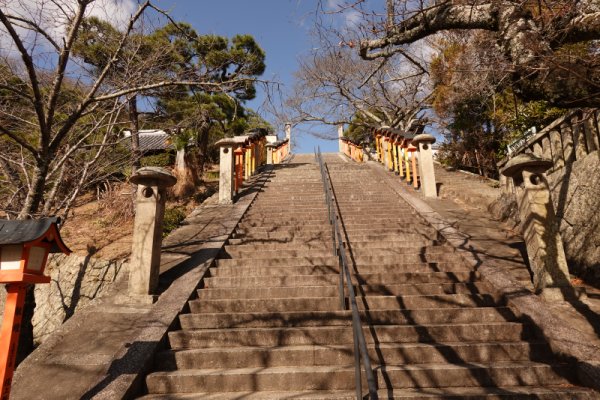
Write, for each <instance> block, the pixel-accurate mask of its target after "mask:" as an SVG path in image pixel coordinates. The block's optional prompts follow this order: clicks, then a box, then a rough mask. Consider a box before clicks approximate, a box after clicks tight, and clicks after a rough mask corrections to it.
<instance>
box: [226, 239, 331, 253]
mask: <svg viewBox="0 0 600 400" xmlns="http://www.w3.org/2000/svg"><path fill="white" fill-rule="evenodd" d="M224 248H225V251H226V252H228V253H230V252H235V251H252V250H257V251H263V250H330V251H333V245H332V243H326V242H325V241H323V242H317V243H277V242H266V243H253V244H236V245H231V244H230V245H226V246H225V247H224Z"/></svg>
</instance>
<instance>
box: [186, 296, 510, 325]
mask: <svg viewBox="0 0 600 400" xmlns="http://www.w3.org/2000/svg"><path fill="white" fill-rule="evenodd" d="M336 306H337V307H334V308H333V310H329V311H314V310H309V311H288V310H284V311H279V312H278V311H276V312H265V311H261V312H231V313H221V312H216V313H207V312H205V313H201V314H195V313H189V314H181V315H180V316H179V322H180V324H181V327H182V329H225V328H244V327H246V328H259V327H261V328H275V327H307V326H314V327H318V326H324V325H327V326H334V325H343V326H346V325H349V324H350V323H351V320H350V311H346V310H344V311H342V310H339V307H340V305H339V302H338V304H336ZM336 308H337V310H335V309H336ZM359 312H360V314H361V318H362V320H363V322H364V323H366V324H372V325H415V324H426V325H434V324H437V325H439V324H450V323H461V324H466V323H471V322H473V323H483V322H486V323H488V322H506V321H511V322H514V321H515V320H516V317H515V316H514V315H513V313H512V312H511V310H510V309H509V308H507V307H470V308H446V309H437V308H435V309H431V308H430V309H426V308H422V309H419V310H418V311H416V310H413V309H411V310H398V309H394V310H362V311H359Z"/></svg>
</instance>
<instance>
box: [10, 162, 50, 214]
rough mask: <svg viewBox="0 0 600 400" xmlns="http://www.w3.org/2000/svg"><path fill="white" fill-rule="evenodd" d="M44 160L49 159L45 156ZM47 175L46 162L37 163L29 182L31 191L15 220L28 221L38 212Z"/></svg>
mask: <svg viewBox="0 0 600 400" xmlns="http://www.w3.org/2000/svg"><path fill="white" fill-rule="evenodd" d="M46 158H50V156H47V157H46ZM47 175H48V162H46V161H43V162H41V163H38V164H37V165H36V166H35V168H34V170H33V179H32V180H31V189H30V190H29V191H28V192H27V197H26V198H25V204H24V205H23V208H21V212H20V213H19V215H18V216H17V219H28V218H31V216H32V215H33V214H35V213H37V212H38V209H39V208H40V204H41V203H42V199H43V198H44V190H45V188H46V177H47Z"/></svg>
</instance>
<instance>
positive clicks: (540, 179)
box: [501, 154, 575, 301]
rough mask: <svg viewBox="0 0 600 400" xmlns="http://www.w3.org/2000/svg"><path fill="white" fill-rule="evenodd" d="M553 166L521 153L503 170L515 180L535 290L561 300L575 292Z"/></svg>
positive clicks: (533, 156)
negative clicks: (552, 184)
mask: <svg viewBox="0 0 600 400" xmlns="http://www.w3.org/2000/svg"><path fill="white" fill-rule="evenodd" d="M551 166H552V161H550V160H545V159H542V158H539V157H536V156H535V155H533V154H519V155H518V156H516V157H514V158H512V159H510V160H509V161H508V162H507V163H506V166H505V167H504V168H503V169H502V171H501V173H502V174H503V175H505V176H508V177H511V178H512V180H513V184H514V187H515V192H516V196H517V204H518V207H519V218H520V219H521V230H522V232H523V237H524V239H525V245H526V246H527V255H528V258H529V264H530V266H531V269H532V271H533V286H534V288H535V291H536V293H538V294H541V295H542V297H543V298H544V299H546V300H548V301H561V300H564V299H565V298H570V297H573V296H574V295H575V291H574V289H573V287H572V286H571V282H570V279H569V270H568V267H567V260H566V258H565V252H564V249H563V244H562V239H561V236H560V232H559V230H558V221H557V218H556V215H555V213H554V206H553V205H552V199H551V198H550V189H549V187H548V181H547V179H546V174H545V172H546V171H547V170H548V169H549V168H550V167H551Z"/></svg>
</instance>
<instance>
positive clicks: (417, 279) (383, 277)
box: [355, 271, 479, 285]
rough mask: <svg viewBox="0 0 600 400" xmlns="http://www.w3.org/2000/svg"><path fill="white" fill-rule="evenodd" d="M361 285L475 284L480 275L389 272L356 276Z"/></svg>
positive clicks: (470, 272) (463, 272) (457, 272)
mask: <svg viewBox="0 0 600 400" xmlns="http://www.w3.org/2000/svg"><path fill="white" fill-rule="evenodd" d="M355 279H356V280H357V281H358V283H360V284H367V285H388V284H390V283H394V284H405V283H410V284H419V283H455V282H456V283H457V282H462V283H465V282H473V281H475V280H477V279H479V274H478V273H477V272H473V271H456V272H405V273H402V272H400V273H395V272H388V273H385V274H363V273H359V274H356V275H355Z"/></svg>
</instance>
